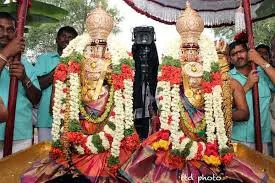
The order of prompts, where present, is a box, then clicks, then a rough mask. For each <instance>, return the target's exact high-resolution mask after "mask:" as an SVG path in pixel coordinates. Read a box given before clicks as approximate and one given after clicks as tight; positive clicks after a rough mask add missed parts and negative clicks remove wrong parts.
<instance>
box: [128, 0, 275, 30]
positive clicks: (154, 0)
mask: <svg viewBox="0 0 275 183" xmlns="http://www.w3.org/2000/svg"><path fill="white" fill-rule="evenodd" d="M124 1H125V2H126V3H127V4H128V5H129V6H131V7H132V8H133V9H135V10H136V11H137V12H139V13H141V14H144V15H146V16H148V17H149V18H152V19H154V20H157V21H160V22H162V23H165V24H175V22H176V19H177V17H178V16H179V15H180V14H181V11H182V10H184V9H185V4H186V1H187V0H169V1H168V0H124ZM240 1H241V0H189V2H191V4H192V8H193V9H195V10H197V11H198V12H199V14H200V15H201V17H202V18H203V19H204V24H205V26H206V27H218V26H223V25H233V24H234V19H235V11H236V9H237V8H238V7H239V6H240ZM250 4H251V12H252V18H253V21H257V20H262V19H265V18H268V17H271V16H275V1H274V0H250Z"/></svg>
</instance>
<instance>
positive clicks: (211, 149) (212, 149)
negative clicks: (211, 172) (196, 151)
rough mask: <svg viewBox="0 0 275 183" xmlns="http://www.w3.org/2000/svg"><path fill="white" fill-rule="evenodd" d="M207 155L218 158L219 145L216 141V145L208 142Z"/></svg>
mask: <svg viewBox="0 0 275 183" xmlns="http://www.w3.org/2000/svg"><path fill="white" fill-rule="evenodd" d="M205 154H206V155H207V156H210V155H213V156H218V143H217V141H215V142H214V143H210V142H207V144H206V150H205Z"/></svg>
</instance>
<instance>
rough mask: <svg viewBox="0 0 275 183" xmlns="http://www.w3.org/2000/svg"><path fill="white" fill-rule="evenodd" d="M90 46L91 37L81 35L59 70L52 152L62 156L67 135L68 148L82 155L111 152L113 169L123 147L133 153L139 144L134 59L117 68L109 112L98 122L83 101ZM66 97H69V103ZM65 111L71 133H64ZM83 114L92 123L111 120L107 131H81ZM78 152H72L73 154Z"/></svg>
mask: <svg viewBox="0 0 275 183" xmlns="http://www.w3.org/2000/svg"><path fill="white" fill-rule="evenodd" d="M89 43H90V36H89V35H88V34H84V35H81V36H78V37H76V38H75V39H74V40H72V41H71V42H70V44H69V45H68V46H67V48H66V49H65V50H64V51H63V54H62V56H61V64H59V65H58V67H57V69H56V72H55V75H54V80H55V96H54V107H53V110H54V112H53V113H54V114H53V116H54V121H53V129H52V134H53V140H54V142H53V148H52V153H55V154H57V155H58V154H61V153H62V148H61V146H62V144H61V143H60V139H61V138H62V136H64V137H65V138H63V139H65V140H66V143H68V144H69V147H65V148H74V149H75V151H76V152H77V153H78V154H81V155H83V154H98V153H102V152H105V151H107V150H110V157H109V160H108V163H109V165H111V166H112V165H115V164H118V163H119V154H120V149H121V147H124V148H126V149H128V150H130V151H132V150H133V149H135V148H136V146H137V144H138V141H137V139H136V138H137V137H136V136H134V135H133V134H134V122H133V119H134V116H133V115H134V114H133V79H134V70H133V59H132V58H130V57H127V58H123V59H121V60H120V64H119V65H114V66H113V70H114V74H113V75H112V82H113V84H112V86H111V87H110V95H109V99H108V103H107V105H106V107H105V112H104V113H103V115H101V116H100V117H98V118H96V119H94V118H92V117H91V116H89V115H88V114H87V112H86V111H85V109H84V108H83V106H82V103H81V100H80V96H81V94H80V92H81V88H80V87H81V86H80V68H81V61H82V59H83V58H84V56H83V53H84V50H85V48H86V47H87V45H88V44H89ZM127 55H128V54H127ZM66 96H69V97H68V98H69V100H67V101H66ZM66 105H68V106H70V108H69V110H68V111H66V110H65V108H66ZM112 107H113V108H112ZM83 110H84V111H85V112H84V111H83ZM65 112H67V113H66V114H68V115H67V116H68V118H69V119H68V121H69V125H68V129H67V128H66V129H67V130H63V127H62V125H63V124H64V122H63V121H64V113H65ZM80 112H81V114H82V115H83V114H84V117H85V119H86V120H88V121H89V122H102V121H104V120H108V122H107V124H106V125H105V126H104V129H103V131H101V132H99V133H97V134H93V135H84V134H83V133H82V132H81V125H80V120H79V113H80ZM107 117H108V119H107ZM91 118H92V119H91ZM75 151H68V152H70V153H73V152H75ZM67 156H71V155H70V154H69V155H67ZM67 158H68V159H70V157H67Z"/></svg>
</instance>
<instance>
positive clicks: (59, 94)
mask: <svg viewBox="0 0 275 183" xmlns="http://www.w3.org/2000/svg"><path fill="white" fill-rule="evenodd" d="M64 89H66V84H65V83H63V82H62V81H59V80H57V81H56V83H55V94H54V105H53V124H52V132H51V133H52V138H53V141H54V142H55V141H57V140H58V139H60V128H61V121H62V120H64V117H65V114H64V113H65V112H61V111H62V110H63V111H65V110H66V103H65V102H64V103H63V102H62V101H64V100H65V99H66V93H65V92H64Z"/></svg>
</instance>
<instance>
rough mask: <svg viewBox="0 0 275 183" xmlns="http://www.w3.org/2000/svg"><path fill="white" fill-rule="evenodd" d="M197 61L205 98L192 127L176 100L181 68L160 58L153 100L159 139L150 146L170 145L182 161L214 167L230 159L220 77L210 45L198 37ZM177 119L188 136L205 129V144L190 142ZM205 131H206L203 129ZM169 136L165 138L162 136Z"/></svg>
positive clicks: (214, 50)
mask: <svg viewBox="0 0 275 183" xmlns="http://www.w3.org/2000/svg"><path fill="white" fill-rule="evenodd" d="M199 46H200V59H201V60H203V71H204V75H203V81H202V83H201V85H202V89H203V91H204V99H205V108H204V109H205V117H204V119H203V120H202V122H201V124H200V125H199V126H198V127H196V128H194V127H193V126H191V125H190V124H189V123H188V122H187V119H186V117H185V114H184V108H183V107H182V104H181V100H180V92H179V87H180V82H181V68H180V62H179V60H175V59H173V58H172V57H164V60H163V64H162V66H161V67H160V72H159V75H158V86H157V98H158V99H159V106H160V125H161V126H160V127H161V131H160V133H161V135H160V139H158V140H156V141H155V142H153V143H152V144H151V146H152V147H153V148H154V149H155V150H159V149H167V148H168V147H169V144H172V146H171V147H172V149H171V151H172V153H173V154H175V155H176V156H182V157H183V158H185V160H193V159H195V160H203V161H205V162H206V163H208V164H211V165H214V166H218V165H220V164H221V162H223V163H227V162H229V161H230V158H231V159H232V154H230V153H229V151H228V146H227V142H228V139H227V136H226V131H225V128H224V114H223V111H222V90H221V84H222V82H221V74H220V72H219V64H218V55H217V53H216V49H215V45H214V43H213V42H212V41H211V40H209V39H205V38H204V37H201V39H200V41H199ZM180 117H181V118H182V120H183V123H184V125H185V127H187V129H188V130H189V131H190V132H192V133H200V132H201V131H204V130H206V135H207V143H204V142H203V141H193V140H192V139H190V138H189V137H188V136H186V135H185V134H184V133H183V132H182V131H181V130H180V128H179V122H180ZM205 128H206V129H205ZM167 133H168V134H169V136H170V138H167V137H166V135H165V134H167Z"/></svg>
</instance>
